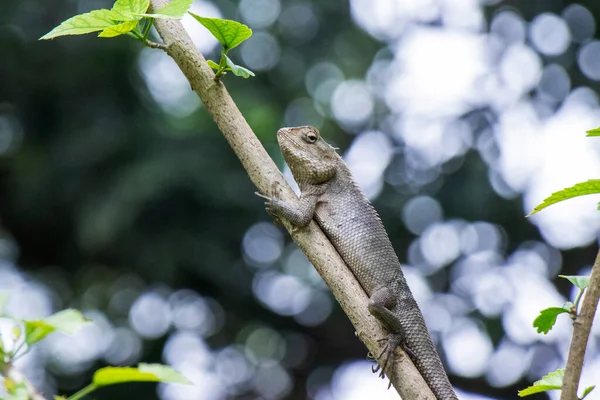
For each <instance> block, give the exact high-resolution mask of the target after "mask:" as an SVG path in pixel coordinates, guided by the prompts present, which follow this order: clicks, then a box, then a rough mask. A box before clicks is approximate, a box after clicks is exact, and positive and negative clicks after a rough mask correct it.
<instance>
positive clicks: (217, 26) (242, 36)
mask: <svg viewBox="0 0 600 400" xmlns="http://www.w3.org/2000/svg"><path fill="white" fill-rule="evenodd" d="M189 14H190V15H191V16H192V17H194V18H195V19H196V21H198V22H200V23H201V24H202V25H204V27H205V28H206V29H208V30H209V31H210V33H212V34H213V36H214V37H216V38H217V40H218V41H219V42H221V44H222V45H223V47H224V48H225V51H229V50H231V49H233V48H234V47H236V46H238V45H239V44H240V43H242V42H243V41H244V40H246V39H248V38H249V37H250V36H252V29H250V28H248V27H247V26H246V25H244V24H241V23H239V22H237V21H232V20H229V19H221V18H206V17H201V16H199V15H196V14H194V13H193V12H190V13H189Z"/></svg>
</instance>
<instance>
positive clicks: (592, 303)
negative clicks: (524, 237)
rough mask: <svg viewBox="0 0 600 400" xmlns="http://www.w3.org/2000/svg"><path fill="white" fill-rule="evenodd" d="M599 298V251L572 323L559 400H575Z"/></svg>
mask: <svg viewBox="0 0 600 400" xmlns="http://www.w3.org/2000/svg"><path fill="white" fill-rule="evenodd" d="M599 297H600V251H598V255H597V256H596V261H594V266H593V267H592V274H591V276H590V283H589V284H588V286H587V288H586V292H585V297H584V298H583V303H582V305H581V311H580V312H579V314H578V315H577V317H576V318H575V320H574V321H573V337H572V339H571V346H570V347H569V356H568V358H567V366H566V368H565V376H564V377H563V385H562V392H561V394H560V399H561V400H577V399H578V397H577V389H578V388H579V380H580V379H581V370H582V368H583V360H584V358H585V349H586V348H587V343H588V339H589V337H590V330H591V329H592V322H593V321H594V315H596V308H597V307H598V298H599Z"/></svg>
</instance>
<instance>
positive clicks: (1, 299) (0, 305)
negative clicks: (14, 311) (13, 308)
mask: <svg viewBox="0 0 600 400" xmlns="http://www.w3.org/2000/svg"><path fill="white" fill-rule="evenodd" d="M7 304H8V292H7V291H4V290H0V315H4V309H5V308H6V305H7Z"/></svg>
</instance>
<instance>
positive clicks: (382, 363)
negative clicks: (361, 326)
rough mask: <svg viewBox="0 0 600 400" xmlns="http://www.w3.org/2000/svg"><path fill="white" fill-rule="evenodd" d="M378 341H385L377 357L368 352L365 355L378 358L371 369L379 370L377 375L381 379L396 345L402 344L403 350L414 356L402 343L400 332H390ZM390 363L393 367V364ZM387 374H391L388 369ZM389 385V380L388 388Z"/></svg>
mask: <svg viewBox="0 0 600 400" xmlns="http://www.w3.org/2000/svg"><path fill="white" fill-rule="evenodd" d="M378 342H386V343H385V346H384V347H383V350H382V351H381V353H380V354H379V357H376V358H375V357H373V354H372V353H369V354H368V355H367V358H370V359H375V360H379V361H378V362H377V365H376V366H372V367H371V371H373V373H377V372H379V377H380V378H381V379H385V370H386V368H387V367H388V364H389V362H390V360H391V359H393V356H394V351H395V350H396V348H397V347H398V346H402V348H403V349H404V351H406V353H407V354H408V355H409V357H411V358H414V353H413V352H412V350H410V349H409V348H408V347H407V346H406V344H405V343H404V337H403V335H401V334H398V333H390V334H389V335H388V337H387V338H383V339H379V340H378ZM391 365H392V367H393V364H391ZM389 374H391V372H390V371H388V375H389ZM391 386H392V382H391V381H390V383H389V385H388V389H389V388H390V387H391Z"/></svg>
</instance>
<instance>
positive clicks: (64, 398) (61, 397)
mask: <svg viewBox="0 0 600 400" xmlns="http://www.w3.org/2000/svg"><path fill="white" fill-rule="evenodd" d="M54 400H67V398H66V397H64V396H54Z"/></svg>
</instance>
